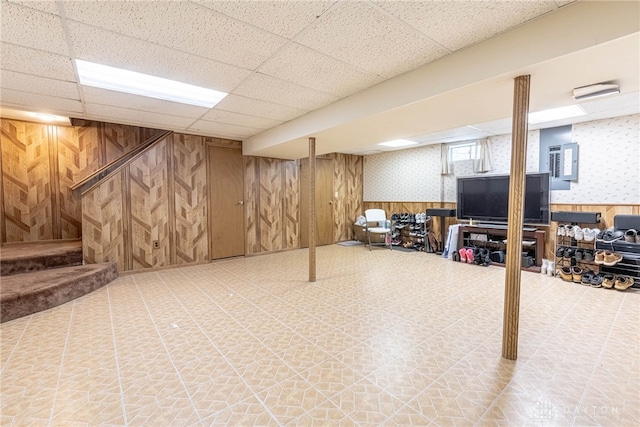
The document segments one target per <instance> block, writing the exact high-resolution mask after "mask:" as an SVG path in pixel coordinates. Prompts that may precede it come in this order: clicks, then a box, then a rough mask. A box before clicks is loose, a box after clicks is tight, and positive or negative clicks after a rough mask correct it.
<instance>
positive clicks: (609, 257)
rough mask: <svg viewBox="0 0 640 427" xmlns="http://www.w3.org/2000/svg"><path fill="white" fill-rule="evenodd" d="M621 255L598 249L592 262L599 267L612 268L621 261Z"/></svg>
mask: <svg viewBox="0 0 640 427" xmlns="http://www.w3.org/2000/svg"><path fill="white" fill-rule="evenodd" d="M622 258H623V256H622V254H619V253H618V252H611V251H606V250H602V249H600V250H599V251H597V252H596V258H595V260H594V262H595V263H596V264H599V265H606V266H607V267H613V266H614V265H616V264H617V263H619V262H620V261H622Z"/></svg>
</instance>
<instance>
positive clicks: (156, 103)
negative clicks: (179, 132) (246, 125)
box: [82, 86, 208, 120]
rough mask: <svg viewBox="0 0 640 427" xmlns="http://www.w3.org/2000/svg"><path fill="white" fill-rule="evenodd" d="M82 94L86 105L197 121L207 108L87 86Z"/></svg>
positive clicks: (83, 88)
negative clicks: (108, 106)
mask: <svg viewBox="0 0 640 427" xmlns="http://www.w3.org/2000/svg"><path fill="white" fill-rule="evenodd" d="M82 92H83V98H82V99H83V101H84V102H86V103H90V104H100V105H110V106H112V107H117V106H126V107H127V108H128V109H130V110H142V111H153V112H156V113H160V114H168V115H172V116H180V117H189V118H191V119H192V120H195V119H198V118H199V117H200V116H202V115H203V114H204V113H206V112H207V110H208V108H205V107H198V106H196V105H187V104H181V103H177V102H171V101H165V100H163V99H156V98H150V97H147V96H138V95H131V94H129V93H123V92H116V91H112V90H106V89H99V88H95V87H89V86H83V87H82Z"/></svg>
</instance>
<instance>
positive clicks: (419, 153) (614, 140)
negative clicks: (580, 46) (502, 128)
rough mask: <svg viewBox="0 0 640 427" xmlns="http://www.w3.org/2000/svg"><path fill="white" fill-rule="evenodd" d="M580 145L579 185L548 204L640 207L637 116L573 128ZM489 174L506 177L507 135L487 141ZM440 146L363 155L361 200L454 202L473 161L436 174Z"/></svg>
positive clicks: (533, 134)
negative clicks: (459, 183)
mask: <svg viewBox="0 0 640 427" xmlns="http://www.w3.org/2000/svg"><path fill="white" fill-rule="evenodd" d="M571 136H572V141H573V142H577V143H578V146H579V162H578V180H576V181H572V182H571V189H570V190H564V191H560V190H558V191H552V192H551V203H568V204H590V203H597V204H629V203H633V204H637V203H640V115H639V114H635V115H632V116H622V117H616V118H612V119H605V120H597V121H592V122H586V123H580V124H575V125H573V127H572V132H571ZM539 142H540V132H539V131H537V130H536V131H530V132H529V135H528V143H527V172H537V171H538V167H539V155H540V154H539V148H540V143H539ZM489 143H490V146H491V153H492V160H493V170H492V171H491V172H490V174H507V173H509V169H510V164H511V135H500V136H495V137H491V138H489ZM440 150H441V144H435V145H428V146H425V147H420V148H413V149H409V150H400V151H393V152H389V153H382V154H376V155H372V156H366V157H365V162H364V200H365V201H389V202H392V201H395V202H399V201H402V202H434V201H445V202H455V201H456V178H457V177H458V176H469V175H474V173H473V163H472V162H471V161H465V162H455V163H454V165H453V174H452V175H449V176H445V177H442V176H441V175H440V169H441V167H440Z"/></svg>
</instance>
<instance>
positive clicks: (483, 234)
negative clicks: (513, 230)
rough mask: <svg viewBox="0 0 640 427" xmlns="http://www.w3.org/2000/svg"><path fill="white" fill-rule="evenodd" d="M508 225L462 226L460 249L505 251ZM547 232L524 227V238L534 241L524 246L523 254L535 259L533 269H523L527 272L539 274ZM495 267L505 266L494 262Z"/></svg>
mask: <svg viewBox="0 0 640 427" xmlns="http://www.w3.org/2000/svg"><path fill="white" fill-rule="evenodd" d="M507 231H508V230H507V225H501V224H499V225H497V226H495V224H487V225H461V226H460V229H459V231H458V249H461V248H464V247H478V248H487V249H489V250H492V251H500V250H502V251H505V254H506V249H507V244H508V242H506V243H505V240H506V238H507ZM545 235H546V231H544V230H538V229H536V228H532V227H524V228H523V230H522V238H523V239H527V240H530V241H532V242H533V243H532V244H528V245H523V246H522V252H523V253H525V254H526V255H527V256H531V257H532V258H533V259H534V265H533V266H531V267H522V269H523V270H525V271H532V272H536V273H539V272H540V267H541V266H542V257H543V256H544V239H545ZM493 264H495V265H500V266H504V264H502V263H498V262H494V263H493Z"/></svg>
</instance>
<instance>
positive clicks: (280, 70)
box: [258, 43, 383, 98]
mask: <svg viewBox="0 0 640 427" xmlns="http://www.w3.org/2000/svg"><path fill="white" fill-rule="evenodd" d="M258 71H259V72H261V73H264V74H268V75H270V76H273V77H276V78H278V79H282V80H286V81H288V82H291V83H295V84H298V85H300V86H305V87H309V88H312V89H316V90H319V91H322V92H326V93H330V94H332V95H335V96H338V97H340V98H343V97H345V96H348V95H351V94H353V93H357V92H360V91H361V90H363V89H366V88H368V87H370V86H373V85H375V84H378V83H380V82H381V81H383V79H382V78H381V77H378V76H376V75H374V74H371V73H367V72H366V71H362V70H360V69H358V68H356V67H354V66H352V65H349V64H346V63H344V62H341V61H338V60H337V59H334V58H331V57H329V56H326V55H323V54H321V53H319V52H316V51H314V50H311V49H309V48H308V47H305V46H302V45H299V44H297V43H290V44H288V45H287V46H285V47H284V48H283V49H281V50H279V51H278V52H277V53H276V54H275V55H273V56H272V57H271V58H269V60H267V62H265V63H264V64H263V65H262V66H261V67H260V68H259V69H258Z"/></svg>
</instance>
